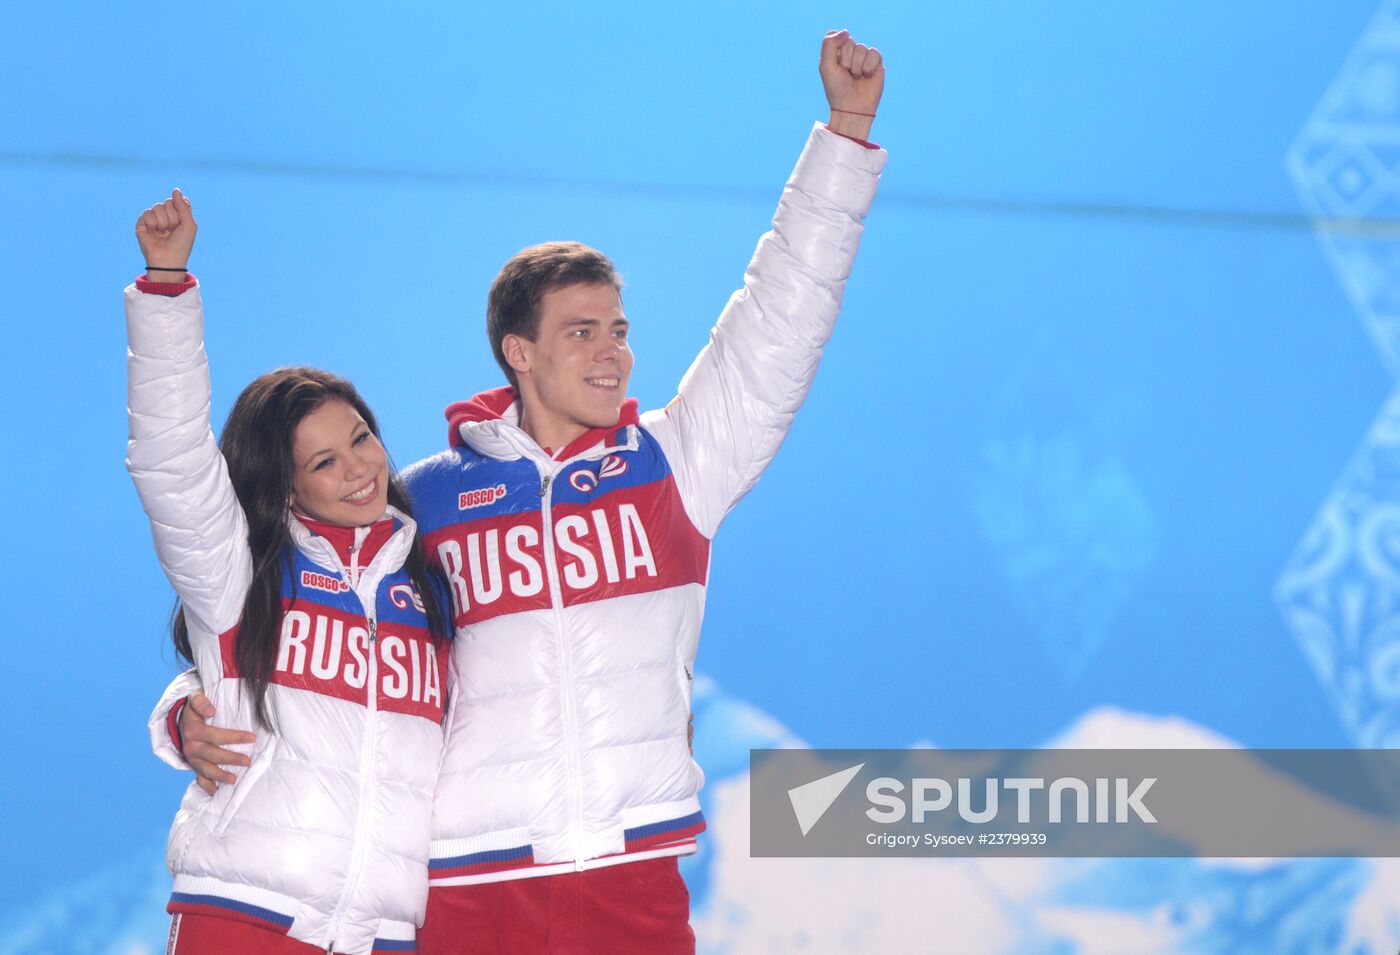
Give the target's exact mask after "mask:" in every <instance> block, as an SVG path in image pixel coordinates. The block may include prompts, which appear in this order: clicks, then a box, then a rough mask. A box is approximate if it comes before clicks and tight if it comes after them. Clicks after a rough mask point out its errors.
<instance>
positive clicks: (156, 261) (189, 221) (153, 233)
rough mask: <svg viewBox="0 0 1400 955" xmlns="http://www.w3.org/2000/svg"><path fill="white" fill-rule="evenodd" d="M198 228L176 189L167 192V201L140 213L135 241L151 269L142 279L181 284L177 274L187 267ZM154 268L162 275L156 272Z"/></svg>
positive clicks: (188, 206)
mask: <svg viewBox="0 0 1400 955" xmlns="http://www.w3.org/2000/svg"><path fill="white" fill-rule="evenodd" d="M198 228H199V226H198V225H197V224H196V223H195V221H194V212H193V210H192V209H191V208H190V200H188V199H186V198H185V196H184V194H183V193H181V192H180V190H179V189H176V190H174V191H173V192H171V193H170V198H169V199H167V200H165V201H164V202H157V203H156V204H155V205H153V206H151V207H150V208H149V209H147V210H146V211H145V212H143V213H141V218H139V219H137V220H136V241H137V242H139V243H140V244H141V254H142V255H144V256H145V257H146V265H147V266H149V267H150V268H151V272H150V274H148V275H147V276H146V278H148V279H151V280H153V281H156V282H178V281H184V278H185V277H184V275H183V274H181V273H182V272H183V271H184V268H185V266H186V265H188V264H189V261H190V250H191V249H193V248H194V234H195V232H196V231H197V230H198ZM157 266H159V267H160V268H161V269H162V271H156V267H157Z"/></svg>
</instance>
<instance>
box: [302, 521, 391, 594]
mask: <svg viewBox="0 0 1400 955" xmlns="http://www.w3.org/2000/svg"><path fill="white" fill-rule="evenodd" d="M384 514H385V516H387V517H389V518H391V519H392V520H393V522H394V533H393V535H392V536H391V537H390V538H389V539H388V540H387V541H385V542H384V546H382V547H380V548H379V552H378V553H376V554H375V555H374V559H373V560H372V561H370V564H369V567H367V568H365V571H364V572H363V573H361V575H360V582H361V587H362V589H363V585H364V584H365V581H366V580H367V579H368V580H371V581H372V582H373V586H371V587H370V588H369V592H370V593H373V591H374V590H375V588H377V587H378V582H379V578H380V577H382V576H383V575H384V574H387V573H392V572H393V571H396V570H398V569H399V568H400V567H402V566H403V562H404V560H405V559H406V558H407V557H408V551H409V548H411V547H412V546H413V535H414V534H416V533H417V532H418V525H417V523H415V522H414V520H413V518H411V517H409V516H408V515H407V514H405V513H404V512H403V511H401V510H399V509H398V508H396V507H394V506H393V505H392V504H390V505H389V506H388V507H387V508H385V510H384ZM290 518H291V519H290V520H289V521H288V522H287V523H288V529H289V530H290V531H291V536H292V544H293V545H294V546H295V547H296V549H297V550H299V551H301V552H302V553H303V554H305V555H306V556H307V557H310V558H311V559H312V560H314V561H316V563H318V564H320V565H321V566H322V567H335V568H338V569H339V570H340V572H341V573H342V574H343V573H345V564H344V562H343V561H342V560H341V559H340V554H339V553H338V552H337V551H336V549H335V545H334V544H332V543H331V542H330V541H329V540H327V539H326V538H324V537H322V536H321V535H319V534H317V533H315V532H313V531H312V530H311V529H310V528H308V527H307V526H306V525H305V524H303V523H302V522H301V519H300V518H298V517H297V515H296V512H291V514H290Z"/></svg>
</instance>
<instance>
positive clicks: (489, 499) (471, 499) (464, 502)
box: [457, 484, 506, 511]
mask: <svg viewBox="0 0 1400 955" xmlns="http://www.w3.org/2000/svg"><path fill="white" fill-rule="evenodd" d="M505 496H506V486H505V485H504V484H497V485H496V486H495V487H479V488H476V489H475V490H472V491H463V492H462V493H461V494H458V495H457V510H459V511H469V510H471V509H472V508H474V507H485V506H486V505H487V504H495V503H496V502H497V501H499V500H500V499H501V498H503V497H505Z"/></svg>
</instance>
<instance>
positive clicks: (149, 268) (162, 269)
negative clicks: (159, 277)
mask: <svg viewBox="0 0 1400 955" xmlns="http://www.w3.org/2000/svg"><path fill="white" fill-rule="evenodd" d="M146 271H147V272H188V271H189V269H170V268H166V267H165V266H162V265H148V266H146Z"/></svg>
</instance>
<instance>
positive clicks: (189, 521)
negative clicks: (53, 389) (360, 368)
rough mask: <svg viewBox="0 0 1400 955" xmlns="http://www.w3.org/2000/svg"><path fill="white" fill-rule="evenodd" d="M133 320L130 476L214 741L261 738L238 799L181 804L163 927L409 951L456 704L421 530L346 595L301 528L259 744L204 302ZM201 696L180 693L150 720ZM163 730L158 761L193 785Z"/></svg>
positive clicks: (129, 295)
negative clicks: (173, 600)
mask: <svg viewBox="0 0 1400 955" xmlns="http://www.w3.org/2000/svg"><path fill="white" fill-rule="evenodd" d="M126 313H127V336H128V342H129V349H130V350H129V359H128V374H129V392H128V406H129V415H130V429H131V433H130V444H129V447H128V457H127V466H128V468H129V469H130V471H131V474H132V477H133V478H134V480H135V482H136V487H137V490H138V491H139V492H140V495H141V500H142V503H143V504H144V505H145V508H146V512H147V514H148V515H149V516H150V518H151V529H152V533H153V535H154V538H155V543H156V550H157V553H158V555H159V557H160V562H161V565H162V566H163V567H164V569H165V572H166V574H167V576H168V577H169V578H170V581H171V583H173V584H174V586H175V590H176V592H177V593H178V594H179V596H180V599H181V601H182V602H183V604H184V610H185V619H186V621H187V623H188V626H189V635H190V643H191V645H192V649H193V652H194V655H195V663H196V666H197V668H198V683H202V685H203V689H204V691H205V693H206V694H208V696H209V697H210V699H212V700H213V701H214V703H215V705H216V707H217V718H216V722H218V724H219V725H222V726H230V727H235V728H239V729H245V730H256V731H257V733H258V741H257V744H256V745H255V747H254V750H253V752H252V765H251V766H250V767H249V768H247V769H246V770H244V771H243V772H242V773H241V776H240V778H239V780H238V782H237V784H236V785H233V786H222V787H220V788H219V790H218V792H217V794H216V795H214V796H212V797H211V796H208V795H206V794H205V793H204V791H203V790H201V789H200V788H199V787H197V786H195V785H193V784H192V785H191V786H190V788H189V790H188V791H187V792H186V794H185V797H184V800H183V802H182V804H181V808H180V811H179V813H178V814H177V816H176V818H175V823H174V825H173V827H172V828H171V832H170V843H169V850H168V855H167V862H168V864H169V867H170V870H171V872H172V873H173V874H174V876H175V884H174V892H173V894H172V896H171V903H170V911H172V912H200V913H204V914H210V915H217V916H221V917H226V918H233V919H238V920H241V921H247V922H252V923H255V924H258V925H262V926H264V927H267V928H269V929H272V930H274V931H278V932H284V933H286V934H288V935H289V936H291V937H292V938H295V939H298V940H300V941H303V942H307V943H310V944H312V945H316V946H318V947H319V948H321V949H326V948H328V946H331V945H334V948H335V950H336V951H338V952H344V953H347V955H358V953H366V952H370V951H371V950H373V951H376V952H380V951H411V950H412V948H413V944H414V942H413V939H414V932H415V927H416V925H417V924H418V923H420V922H421V921H422V918H423V911H424V905H425V900H426V895H427V867H426V865H427V847H428V838H429V826H430V818H431V812H432V794H433V787H434V782H435V780H436V777H437V769H438V764H439V762H440V759H441V754H442V741H443V731H442V716H443V705H444V702H445V694H446V692H447V687H446V686H445V685H444V678H445V677H446V666H445V663H446V659H445V653H446V646H445V644H444V645H442V646H434V645H433V642H432V641H431V639H430V637H429V635H428V632H427V629H426V620H425V619H424V616H423V614H422V611H421V609H419V606H418V601H417V599H416V598H417V595H416V594H415V593H414V591H413V588H412V586H411V583H412V582H411V580H410V579H409V577H408V575H407V573H406V572H405V571H404V570H403V562H404V558H405V556H406V555H407V553H408V551H409V548H410V546H411V544H412V541H413V535H414V533H415V524H414V522H413V521H412V519H410V518H408V517H406V516H405V515H403V514H401V513H399V512H398V511H396V510H393V509H392V508H391V509H390V510H391V516H392V518H393V520H394V523H395V530H394V532H393V535H392V536H391V537H390V539H389V540H388V541H387V542H386V543H385V544H384V545H383V546H382V547H381V548H380V550H379V551H378V553H377V554H375V556H374V558H373V560H372V561H371V562H370V564H369V566H367V567H365V568H364V569H363V570H362V571H360V572H359V573H358V577H357V580H356V583H355V585H354V586H352V585H351V583H350V581H351V579H352V577H351V576H350V575H347V572H346V569H345V568H344V566H343V565H342V563H341V560H340V558H339V556H338V555H337V553H336V551H335V548H334V547H333V546H332V545H331V544H330V542H329V541H327V540H326V539H325V538H322V537H319V536H317V535H315V534H313V533H312V532H311V531H310V530H308V529H307V528H306V527H305V526H304V525H302V524H301V523H300V522H298V521H296V520H295V519H293V522H292V536H293V540H294V544H295V553H294V554H292V555H291V558H292V564H291V567H290V569H289V570H287V571H286V572H285V573H284V581H283V601H284V608H285V609H284V615H283V628H282V646H281V651H280V654H279V659H278V665H277V671H276V673H275V675H274V677H273V680H272V683H271V684H270V685H269V688H268V695H267V701H268V705H269V709H270V711H271V714H272V717H273V720H274V723H275V725H276V727H277V730H278V731H277V732H276V733H269V732H265V731H262V730H261V729H260V728H255V726H254V721H253V716H252V707H251V704H250V700H249V699H248V697H247V695H246V694H245V691H244V686H243V681H242V680H240V679H238V677H237V672H236V665H235V662H234V658H233V656H232V652H231V651H232V647H233V639H234V634H235V633H236V628H237V624H238V621H239V618H240V616H241V614H242V609H243V601H244V598H245V596H246V592H247V588H248V585H249V582H250V580H251V576H252V566H251V558H250V555H249V550H248V544H247V534H248V528H247V522H246V520H245V518H244V514H243V511H242V509H241V508H240V506H239V504H238V501H237V498H236V497H235V495H234V491H233V487H232V485H231V483H230V481H229V477H228V471H227V468H226V466H225V463H224V458H223V456H222V454H220V452H219V449H218V447H217V445H216V444H215V442H214V437H213V435H212V433H211V431H210V427H209V372H208V365H207V363H206V360H205V356H204V347H203V323H202V317H201V310H200V297H199V290H198V289H197V288H194V289H191V290H189V291H186V292H184V293H183V294H181V295H179V296H176V297H166V296H161V295H152V294H145V293H143V292H141V291H139V290H137V288H136V287H135V286H132V287H130V288H128V289H127V290H126ZM365 530H367V529H361V533H362V534H363V533H364V531H365ZM357 570H358V568H357ZM198 683H194V684H193V685H198ZM191 686H192V681H191V679H190V678H189V677H185V678H183V679H177V681H176V683H175V684H174V685H173V686H172V688H171V690H170V691H169V692H168V694H167V697H166V698H165V699H163V700H162V702H161V704H160V705H159V706H158V707H157V713H158V714H160V715H161V716H162V717H163V716H164V713H165V711H166V710H167V709H168V707H169V704H170V701H171V698H170V694H171V693H174V694H178V695H179V696H184V695H185V694H186V693H187V692H189V690H190V688H191ZM159 724H160V725H159V731H158V732H157V727H155V726H153V728H152V739H153V742H154V743H155V744H156V749H157V752H158V753H159V754H160V755H161V756H162V758H164V759H166V760H167V762H170V763H171V764H172V765H176V766H183V765H184V764H183V761H182V760H181V758H180V756H179V754H178V753H176V752H175V751H174V749H173V747H171V745H170V742H169V739H168V737H167V736H166V735H165V732H164V725H165V724H164V719H163V718H162V719H161V720H160V721H159Z"/></svg>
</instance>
